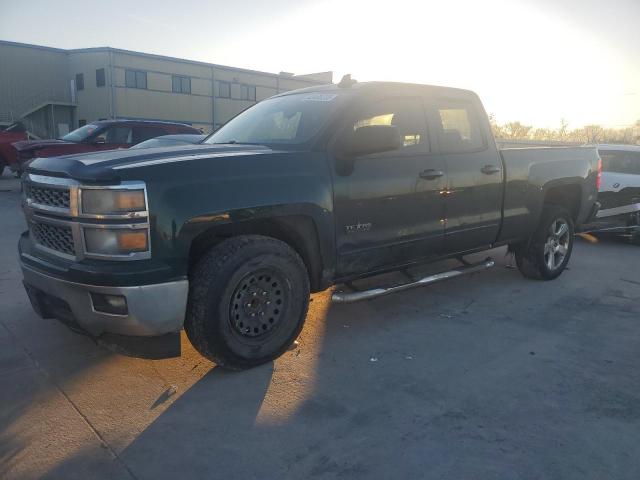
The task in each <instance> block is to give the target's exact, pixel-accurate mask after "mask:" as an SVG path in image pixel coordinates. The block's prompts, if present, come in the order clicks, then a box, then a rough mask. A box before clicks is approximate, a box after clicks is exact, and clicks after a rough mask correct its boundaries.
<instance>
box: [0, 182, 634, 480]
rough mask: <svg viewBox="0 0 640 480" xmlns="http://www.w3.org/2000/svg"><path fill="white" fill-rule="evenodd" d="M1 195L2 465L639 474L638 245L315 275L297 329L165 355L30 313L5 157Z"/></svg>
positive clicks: (383, 473) (23, 468)
mask: <svg viewBox="0 0 640 480" xmlns="http://www.w3.org/2000/svg"><path fill="white" fill-rule="evenodd" d="M0 205H1V206H2V207H1V208H0V407H1V408H0V478H5V479H31V478H55V479H65V480H66V479H107V478H111V479H191V478H207V479H242V480H246V479H253V478H256V479H284V478H292V479H307V478H309V479H310V478H314V479H315V478H319V479H332V478H349V479H432V478H433V479H456V480H462V479H563V480H564V479H581V480H583V479H598V480H602V479H626V478H628V479H634V480H635V479H637V478H638V476H639V475H640V474H639V472H640V355H639V351H640V349H639V345H640V261H639V258H640V247H638V246H633V245H628V244H626V243H624V242H621V241H615V240H601V241H595V242H587V241H584V240H582V239H577V241H576V244H575V249H574V252H573V258H572V259H571V262H570V268H569V270H567V271H566V272H565V273H564V274H563V275H562V276H561V277H560V278H559V279H557V280H555V281H551V282H539V281H532V280H526V279H524V278H523V277H522V276H521V275H520V274H519V272H518V271H517V270H515V269H513V268H510V262H511V261H510V259H509V257H507V256H506V251H505V249H497V250H495V251H492V252H490V253H491V255H493V256H494V257H495V259H496V261H497V266H496V267H495V268H493V269H491V270H489V271H486V272H483V273H479V274H474V275H472V276H468V277H462V278H458V279H454V280H451V281H447V282H443V283H439V284H434V285H432V286H428V287H423V288H418V289H414V290H410V291H405V292H402V293H398V294H395V295H391V296H387V297H383V298H379V299H376V300H372V301H368V302H363V303H356V304H350V305H337V304H331V302H330V301H329V295H328V292H324V293H322V294H317V295H314V296H313V298H312V303H311V309H310V312H309V316H308V319H307V322H306V325H305V328H304V330H303V332H302V334H301V336H300V338H299V342H298V345H297V347H295V348H293V349H291V350H290V351H288V352H287V353H286V354H285V355H284V356H283V357H281V358H280V359H278V360H276V361H275V362H273V363H270V364H267V365H263V366H261V367H259V368H255V369H253V370H249V371H245V372H239V373H231V372H226V371H224V370H222V369H219V368H216V366H215V365H214V364H212V363H211V362H209V361H207V360H205V359H203V358H202V357H201V356H200V355H199V354H198V353H197V352H195V351H194V350H193V348H191V346H190V345H189V344H188V342H187V341H186V339H185V338H184V337H183V339H182V343H183V345H182V346H183V349H182V350H183V353H182V356H181V357H180V358H175V359H169V360H142V359H135V358H129V357H124V356H120V355H118V354H114V353H111V352H109V351H106V350H104V349H103V348H101V347H99V346H97V345H96V344H95V343H94V342H93V341H92V340H91V339H90V338H88V337H85V336H81V335H78V334H75V333H72V332H71V331H69V330H68V329H67V328H66V327H65V326H64V325H62V324H61V323H59V322H57V321H55V320H42V319H40V318H39V317H37V315H36V314H35V313H34V312H33V311H32V309H31V307H30V305H29V302H28V299H27V296H26V294H25V293H24V291H23V288H22V284H21V274H20V270H19V265H18V260H17V254H16V243H17V239H18V235H19V234H20V232H22V231H23V230H24V229H25V224H24V220H23V218H22V214H21V211H20V208H19V207H20V193H19V186H18V183H17V181H16V180H15V179H12V178H10V177H8V176H7V174H5V176H4V177H2V178H0ZM484 256H485V255H477V256H475V258H476V259H481V258H483V257H484ZM429 268H430V269H434V270H435V269H442V268H446V265H443V264H440V265H435V266H431V267H429Z"/></svg>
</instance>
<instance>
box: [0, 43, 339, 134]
mask: <svg viewBox="0 0 640 480" xmlns="http://www.w3.org/2000/svg"><path fill="white" fill-rule="evenodd" d="M332 77H333V75H332V72H322V73H314V74H308V75H293V74H290V73H285V72H282V73H279V74H274V73H266V72H259V71H254V70H247V69H244V68H236V67H229V66H224V65H217V64H212V63H204V62H197V61H192V60H184V59H180V58H173V57H166V56H162V55H153V54H148V53H140V52H133V51H128V50H121V49H117V48H110V47H100V48H83V49H74V50H63V49H58V48H50V47H43V46H39V45H29V44H23V43H15V42H8V41H0V125H2V124H5V125H6V124H10V123H12V122H14V121H17V120H21V121H22V122H23V123H24V124H25V126H26V127H27V129H28V130H29V131H30V132H32V133H33V134H34V135H37V136H39V137H43V138H50V137H60V136H62V135H65V134H66V133H67V132H68V131H70V130H73V129H75V128H77V127H79V126H82V125H84V124H85V123H89V122H91V121H94V120H99V119H114V118H115V119H120V118H122V119H148V120H166V121H178V122H183V123H187V124H190V125H193V126H195V127H197V128H201V129H202V130H203V131H204V132H207V133H208V132H210V131H212V130H213V129H214V128H217V127H218V126H219V125H221V124H223V123H225V122H226V121H228V120H229V119H230V118H232V117H233V116H235V115H237V114H238V113H239V112H241V111H242V110H244V109H246V108H247V107H249V106H251V105H253V104H254V103H256V102H257V101H260V100H263V99H265V98H268V97H270V96H272V95H275V94H277V93H280V92H284V91H287V90H293V89H296V88H303V87H309V86H313V85H318V84H326V83H331V82H332Z"/></svg>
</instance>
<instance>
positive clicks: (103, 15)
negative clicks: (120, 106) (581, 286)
mask: <svg viewBox="0 0 640 480" xmlns="http://www.w3.org/2000/svg"><path fill="white" fill-rule="evenodd" d="M0 12H1V13H0V40H10V41H16V42H24V43H35V44H39V45H47V46H52V47H59V48H85V47H100V46H109V47H116V48H123V49H127V50H135V51H141V52H147V53H156V54H161V55H168V56H174V57H180V58H187V59H192V60H200V61H205V62H211V63H218V64H223V65H232V66H237V67H245V68H250V69H255V70H263V71H268V72H280V71H288V72H294V73H297V74H301V73H311V72H319V71H327V70H331V71H333V72H334V81H339V80H340V78H341V76H342V75H343V74H345V73H351V75H352V77H353V78H355V79H357V80H359V81H366V80H390V81H404V82H415V83H427V84H433V85H445V86H454V87H461V88H468V89H471V90H474V91H476V92H477V93H478V94H479V95H480V97H481V99H482V100H483V102H484V105H485V108H486V110H487V111H488V112H489V113H492V114H494V115H495V116H496V119H497V120H498V121H499V122H500V123H504V122H507V121H515V120H519V121H522V122H523V123H526V124H529V125H534V126H536V127H549V128H553V127H558V126H559V125H560V122H561V119H562V118H564V119H566V120H567V121H568V122H569V126H570V127H571V128H578V127H581V126H583V125H586V124H599V125H603V126H607V127H623V126H627V125H631V124H634V123H635V122H636V121H637V120H640V0H607V1H605V0H438V1H435V0H386V1H378V0H316V1H311V0H281V1H278V0H233V1H219V0H214V1H207V2H197V1H193V0H182V1H172V2H169V1H164V0H155V1H152V2H151V1H144V0H138V1H136V2H132V1H121V0H109V1H108V2H98V3H91V2H81V3H78V2H77V1H74V2H70V1H67V0H57V1H55V2H53V1H48V2H47V1H43V0H29V1H28V2H25V1H23V0H0ZM0 68H2V66H1V65H0ZM0 94H1V92H0Z"/></svg>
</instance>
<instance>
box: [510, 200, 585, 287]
mask: <svg viewBox="0 0 640 480" xmlns="http://www.w3.org/2000/svg"><path fill="white" fill-rule="evenodd" d="M574 233H575V229H574V224H573V219H572V218H571V215H570V214H569V212H568V211H567V210H566V209H564V208H562V207H560V206H557V205H547V206H546V207H545V208H544V210H543V212H542V217H541V219H540V224H539V226H538V228H537V229H536V231H535V232H534V234H533V236H532V237H531V239H530V240H529V242H527V243H526V244H523V245H518V246H517V247H516V248H515V256H516V264H517V265H518V269H519V270H520V272H521V273H522V275H524V276H525V277H527V278H534V279H537V280H553V279H554V278H557V277H558V276H560V274H561V273H562V272H563V271H564V269H565V268H566V267H567V264H568V263H569V259H570V258H571V252H572V250H573V235H574Z"/></svg>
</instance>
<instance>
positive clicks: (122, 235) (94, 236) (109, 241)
mask: <svg viewBox="0 0 640 480" xmlns="http://www.w3.org/2000/svg"><path fill="white" fill-rule="evenodd" d="M84 242H85V247H86V252H87V253H88V254H94V255H129V254H132V253H137V252H147V251H148V250H149V237H148V231H147V229H146V228H89V227H85V228H84Z"/></svg>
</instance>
